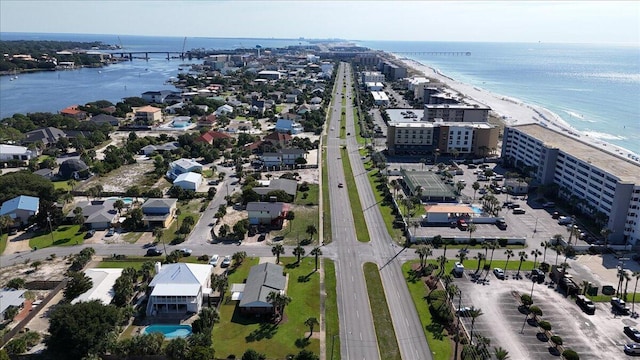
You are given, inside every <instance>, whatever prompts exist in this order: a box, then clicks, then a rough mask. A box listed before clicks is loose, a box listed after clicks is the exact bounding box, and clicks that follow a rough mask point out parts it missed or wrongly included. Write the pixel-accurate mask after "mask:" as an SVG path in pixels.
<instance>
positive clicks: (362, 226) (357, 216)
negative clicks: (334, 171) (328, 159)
mask: <svg viewBox="0 0 640 360" xmlns="http://www.w3.org/2000/svg"><path fill="white" fill-rule="evenodd" d="M341 153H342V155H341V156H340V157H341V158H342V167H343V168H344V178H345V181H346V184H345V186H346V189H351V191H348V195H349V202H350V203H351V213H352V214H353V222H354V224H355V226H356V236H357V237H358V241H360V242H369V241H370V240H371V239H370V238H369V229H368V228H367V223H366V222H365V220H364V212H363V211H362V204H361V203H360V196H358V191H357V190H356V189H357V187H356V181H355V179H354V178H353V171H352V170H351V162H350V161H349V154H347V150H346V149H341ZM339 190H340V189H339ZM342 190H344V189H342Z"/></svg>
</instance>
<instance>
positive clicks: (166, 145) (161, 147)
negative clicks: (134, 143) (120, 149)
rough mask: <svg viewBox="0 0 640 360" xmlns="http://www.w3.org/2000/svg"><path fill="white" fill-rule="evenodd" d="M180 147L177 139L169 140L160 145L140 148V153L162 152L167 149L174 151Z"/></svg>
mask: <svg viewBox="0 0 640 360" xmlns="http://www.w3.org/2000/svg"><path fill="white" fill-rule="evenodd" d="M179 148H180V144H179V143H178V142H176V141H174V142H168V143H164V144H160V145H147V146H145V147H143V148H142V149H140V153H141V154H143V155H147V156H149V155H151V154H153V153H156V152H157V153H162V152H166V151H173V150H176V149H179Z"/></svg>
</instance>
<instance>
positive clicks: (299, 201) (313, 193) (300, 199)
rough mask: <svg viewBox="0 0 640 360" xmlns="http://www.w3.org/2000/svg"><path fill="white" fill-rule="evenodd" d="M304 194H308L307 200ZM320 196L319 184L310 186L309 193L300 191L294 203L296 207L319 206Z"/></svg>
mask: <svg viewBox="0 0 640 360" xmlns="http://www.w3.org/2000/svg"><path fill="white" fill-rule="evenodd" d="M304 194H307V197H306V198H304ZM319 196H320V186H319V185H318V184H309V191H305V192H302V191H300V190H298V193H297V194H296V200H295V201H294V202H293V203H294V204H296V205H318V197H319Z"/></svg>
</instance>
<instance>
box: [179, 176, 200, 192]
mask: <svg viewBox="0 0 640 360" xmlns="http://www.w3.org/2000/svg"><path fill="white" fill-rule="evenodd" d="M173 185H175V186H177V187H179V188H182V189H184V190H193V191H197V190H198V187H200V185H202V175H201V174H198V173H195V172H186V173H183V174H180V175H178V176H177V177H176V179H175V180H174V181H173Z"/></svg>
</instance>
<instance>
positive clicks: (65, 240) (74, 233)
mask: <svg viewBox="0 0 640 360" xmlns="http://www.w3.org/2000/svg"><path fill="white" fill-rule="evenodd" d="M85 233H86V231H80V225H62V226H59V227H58V228H57V229H55V230H53V237H52V236H51V233H49V232H46V233H43V232H39V234H40V235H38V236H35V237H33V238H31V239H29V246H30V247H32V248H34V247H37V248H38V249H42V248H46V247H49V246H73V245H81V244H82V243H83V242H84V234H85Z"/></svg>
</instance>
